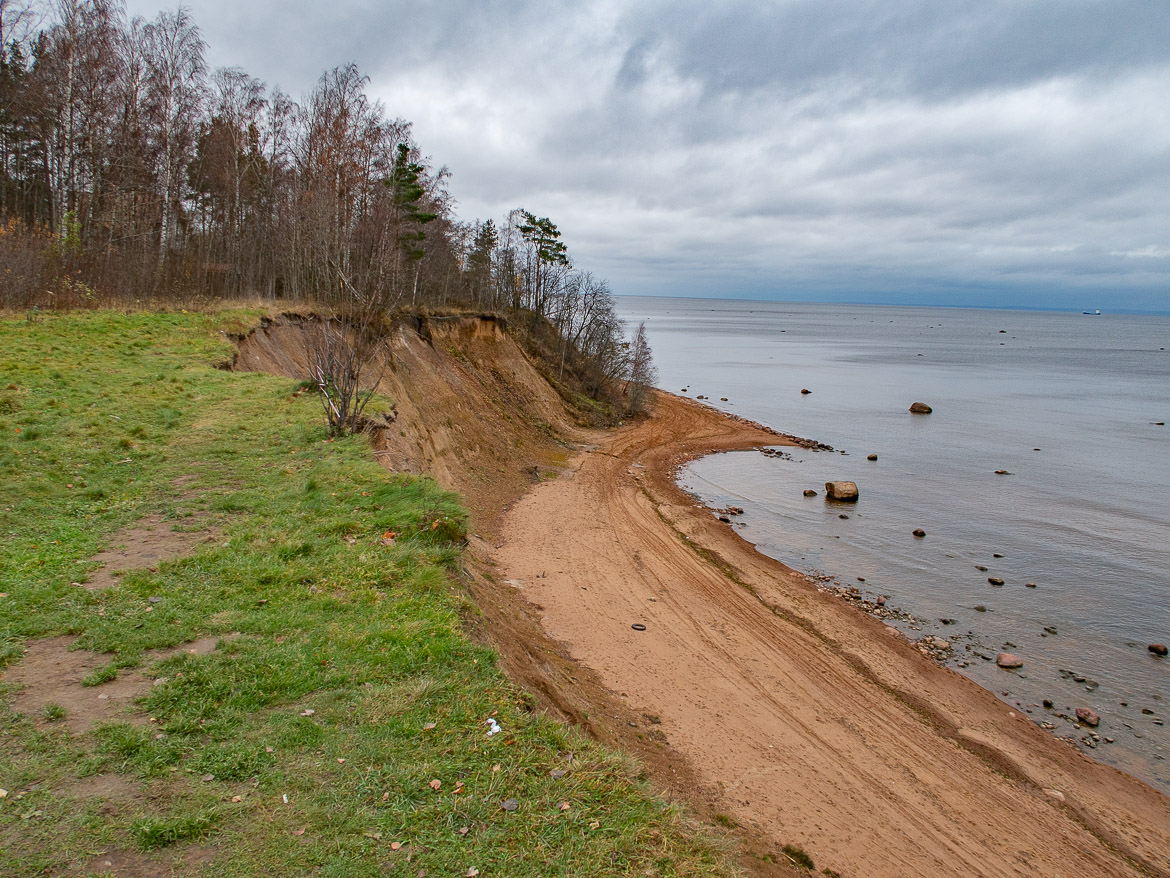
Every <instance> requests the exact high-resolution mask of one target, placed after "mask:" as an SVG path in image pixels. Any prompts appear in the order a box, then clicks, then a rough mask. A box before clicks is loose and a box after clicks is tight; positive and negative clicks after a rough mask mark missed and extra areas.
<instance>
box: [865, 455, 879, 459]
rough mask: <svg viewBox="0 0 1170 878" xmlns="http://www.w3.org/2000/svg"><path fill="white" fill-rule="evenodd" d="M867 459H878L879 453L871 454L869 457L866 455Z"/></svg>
mask: <svg viewBox="0 0 1170 878" xmlns="http://www.w3.org/2000/svg"><path fill="white" fill-rule="evenodd" d="M865 459H866V460H877V455H876V454H871V455H869V456H868V457H866V458H865Z"/></svg>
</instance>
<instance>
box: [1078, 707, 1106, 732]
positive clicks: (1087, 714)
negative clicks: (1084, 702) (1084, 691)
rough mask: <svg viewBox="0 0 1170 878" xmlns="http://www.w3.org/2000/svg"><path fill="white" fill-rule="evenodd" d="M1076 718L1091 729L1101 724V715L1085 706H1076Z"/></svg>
mask: <svg viewBox="0 0 1170 878" xmlns="http://www.w3.org/2000/svg"><path fill="white" fill-rule="evenodd" d="M1077 719H1078V720H1080V721H1081V722H1082V723H1084V724H1085V725H1087V726H1088V727H1089V728H1091V729H1095V728H1097V726H1099V725H1100V724H1101V717H1099V716H1097V714H1096V713H1094V712H1093V711H1091V710H1089V708H1087V707H1078V708H1077Z"/></svg>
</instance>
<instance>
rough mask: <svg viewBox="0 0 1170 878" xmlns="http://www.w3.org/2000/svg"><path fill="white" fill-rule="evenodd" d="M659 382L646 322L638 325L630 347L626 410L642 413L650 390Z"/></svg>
mask: <svg viewBox="0 0 1170 878" xmlns="http://www.w3.org/2000/svg"><path fill="white" fill-rule="evenodd" d="M657 380H658V370H657V369H655V368H654V363H653V360H652V359H651V356H650V340H649V339H648V338H647V337H646V322H645V321H642V322H641V323H639V324H638V331H637V332H635V333H634V341H633V343H631V345H630V372H629V377H628V378H627V380H626V410H627V411H629V412H635V413H636V412H640V411H642V409H643V408H644V407H645V405H646V399H647V395H648V392H649V389H650V388H651V387H652V386H653V384H654V382H655V381H657Z"/></svg>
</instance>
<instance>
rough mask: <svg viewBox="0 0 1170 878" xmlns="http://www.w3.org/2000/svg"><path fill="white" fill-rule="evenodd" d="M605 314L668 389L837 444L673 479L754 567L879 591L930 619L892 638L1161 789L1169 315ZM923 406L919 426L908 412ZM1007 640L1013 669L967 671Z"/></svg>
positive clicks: (647, 302)
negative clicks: (1017, 662) (637, 329)
mask: <svg viewBox="0 0 1170 878" xmlns="http://www.w3.org/2000/svg"><path fill="white" fill-rule="evenodd" d="M618 307H619V312H620V313H621V315H622V317H623V318H624V319H626V320H627V321H634V322H636V321H638V320H643V319H644V320H646V325H647V330H648V332H649V337H650V342H651V345H652V347H653V349H654V358H655V363H656V364H657V366H658V369H659V373H660V380H659V385H660V386H661V387H663V388H664V389H666V390H669V391H671V392H674V393H680V392H681V391H682V389H683V388H687V393H686V394H685V395H687V396H691V397H695V396H698V395H704V396H706V397H708V402H709V404H711V405H714V406H716V407H719V408H725V409H727V410H728V411H732V412H735V413H737V414H740V415H744V416H746V417H748V418H751V419H752V420H755V421H759V422H761V423H764V424H767V425H769V426H772V427H775V428H776V429H779V430H782V431H784V432H788V433H794V434H796V435H798V436H803V437H806V438H810V439H816V440H819V441H821V442H825V443H827V444H829V445H831V446H833V448H834V449H836V451H834V452H819V453H816V452H810V451H805V450H803V449H796V450H795V451H793V452H792V455H791V456H792V459H791V460H782V459H778V458H771V457H765V456H764V455H761V454H759V453H758V452H740V453H732V454H721V455H713V456H711V457H708V458H705V459H703V460H701V461H697V462H696V463H694V464H692V465H691V466H690V467H689V468H688V469H687V470H686V471H685V472H684V475H683V479H682V481H683V484H684V486H685V487H687V488H688V489H689V490H691V491H693V492H694V493H696V494H697V495H698V496H700V497H702V498H703V499H704V500H705V501H706V502H708V503H710V504H712V505H719V506H722V505H727V504H734V505H737V506H742V507H743V508H744V509H745V511H746V514H745V515H744V516H743V518H742V525H740V533H741V534H742V535H743V536H744V537H745V538H746V539H748V540H749V541H751V542H752V543H755V544H756V545H757V546H758V547H759V549H760V550H761V551H763V552H765V553H767V554H768V555H771V556H773V557H775V558H778V559H779V560H781V561H784V562H785V563H787V564H789V565H791V566H793V567H795V568H797V569H801V570H805V571H809V572H823V573H828V574H830V575H832V576H834V577H836V578H837V579H838V580H839V582H840V583H841V584H842V585H858V586H859V587H861V588H863V589H865V590H866V591H869V592H870V593H871V594H883V595H888V596H889V598H888V601H889V604H890V605H892V606H896V607H898V608H900V609H903V610H906V611H908V612H910V613H912V614H914V615H915V616H916V617H919V619H921V620H922V622H921V623H920V624H917V625H912V624H911V623H899V627H901V628H903V629H904V630H907V631H908V633H910V634H911V635H912V636H914V637H921V636H925V635H926V634H936V635H937V636H940V637H945V638H947V639H948V640H950V641H951V642H952V643H953V644H954V646H955V658H954V661H953V662H951V664H952V666H954V667H957V668H959V669H960V670H961V671H962V673H965V674H968V675H969V676H971V677H973V678H974V679H975V680H977V681H979V682H980V683H982V684H983V685H985V686H987V687H988V688H990V689H992V690H993V691H995V692H996V694H997V695H999V696H1000V697H1001V698H1003V700H1005V701H1007V702H1009V703H1011V704H1013V705H1015V704H1017V703H1018V704H1019V705H1020V706H1021V707H1023V708H1024V709H1030V711H1031V714H1032V718H1033V719H1034V720H1035V721H1036V722H1045V721H1047V722H1052V723H1054V724H1055V725H1056V730H1055V734H1059V735H1063V736H1071V735H1075V736H1076V737H1077V739H1078V740H1079V739H1081V738H1082V737H1084V735H1085V731H1084V730H1077V729H1076V728H1074V727H1073V726H1072V725H1071V724H1070V723H1068V722H1067V721H1065V720H1062V719H1061V718H1059V717H1058V716H1057V714H1059V713H1067V714H1069V715H1071V714H1072V712H1073V710H1074V709H1075V708H1077V707H1082V706H1083V707H1090V708H1092V709H1093V710H1095V711H1097V712H1098V713H1099V714H1100V715H1101V717H1102V720H1101V726H1100V728H1099V729H1098V730H1097V731H1098V734H1099V735H1100V736H1101V738H1102V739H1104V738H1106V737H1108V738H1113V739H1114V742H1113V743H1106V742H1105V741H1104V740H1102V742H1101V744H1100V746H1099V747H1098V748H1097V749H1095V750H1093V751H1092V752H1093V755H1095V756H1096V757H1097V758H1099V759H1102V760H1103V761H1105V762H1109V763H1111V764H1114V765H1117V766H1118V767H1121V768H1123V769H1125V770H1127V771H1130V772H1131V773H1133V774H1135V775H1138V776H1139V777H1142V778H1143V779H1145V780H1147V781H1149V782H1151V783H1153V784H1155V785H1156V786H1159V787H1160V788H1162V789H1163V790H1167V791H1170V760H1167V758H1166V757H1170V732H1168V730H1167V727H1166V726H1161V725H1158V724H1157V721H1161V720H1168V721H1170V661H1167V660H1166V659H1158V658H1156V657H1155V656H1153V655H1152V654H1150V653H1149V652H1148V651H1147V649H1146V647H1147V644H1149V643H1154V642H1159V643H1166V642H1167V641H1170V427H1167V426H1160V425H1158V424H1157V422H1159V421H1170V318H1167V317H1144V316H1142V317H1138V316H1113V315H1108V314H1106V315H1103V316H1100V317H1088V316H1083V315H1080V314H1059V313H1045V312H1020V311H977V310H959V309H930V308H903V307H873V306H854V305H848V306H845V305H809V304H788V303H761V302H737V301H719V300H699V299H648V298H632V297H631V298H622V299H619V300H618ZM801 388H808V389H809V390H811V391H812V393H811V394H809V395H801V393H800V390H801ZM720 397H727V398H728V401H727V402H720V401H719V400H720ZM915 401H923V402H926V403H929V404H930V405H931V406H933V407H934V413H933V414H931V415H926V416H918V415H911V414H909V412H908V411H907V410H908V408H909V406H910V404H911V403H912V402H915ZM1036 449H1039V450H1036ZM841 451H844V452H845V454H841V453H840V452H841ZM871 453H875V454H877V455H878V460H877V461H872V462H871V461H868V460H867V459H866V457H867V455H869V454H871ZM996 470H1007V471H1009V473H1010V475H996V474H995V471H996ZM832 479H849V480H852V481H856V482H857V484H858V486H859V489H860V493H861V500H860V502H859V503H858V504H857V506H856V507H855V508H848V509H846V510H845V512H847V514H848V515H849V518H848V519H842V518H840V517H839V514H840V513H841V511H842V510H841V509H840V508H839V507H835V506H832V505H830V504H828V503H826V502H825V501H824V498H823V487H824V482H825V481H828V480H832ZM810 487H811V488H815V489H817V491H818V496H817V497H815V498H806V497H804V496H803V494H802V492H803V489H805V488H810ZM915 528H923V529H924V530H926V532H927V536H926V538H925V539H915V538H914V537H913V536H912V534H911V532H912V531H913V530H914V529H915ZM997 555H999V556H1002V557H996V556H997ZM979 566H983V567H986V568H988V569H987V570H986V571H981V570H979V569H978V567H979ZM989 576H996V577H1001V578H1002V579H1004V580H1005V585H1004V586H1003V587H999V588H997V587H994V586H992V585H990V584H989V583H988V577H989ZM858 577H864V583H858V581H857V579H858ZM1026 582H1034V583H1035V584H1036V588H1026V587H1025V583H1026ZM977 606H982V607H984V608H985V611H983V612H979V611H976V610H975V607H977ZM944 618H946V619H953V620H955V621H954V622H953V623H952V624H949V625H945V624H943V623H942V622H941V620H942V619H944ZM1046 628H1047V629H1052V630H1055V632H1056V633H1051V631H1046V630H1045V629H1046ZM1005 648H1006V649H1008V651H1010V652H1013V653H1015V654H1017V655H1019V656H1020V657H1021V658H1022V659H1024V661H1025V666H1024V668H1023V669H1022V672H1018V673H1009V672H1006V671H1002V670H1000V669H998V668H996V667H995V665H994V661H988V660H986V659H983V658H982V657H981V656H988V657H989V658H990V659H994V656H995V653H996V652H997V651H999V650H1001V649H1005ZM964 664H965V665H966V667H962V665H964ZM1062 671H1063V672H1064V673H1062ZM1069 672H1072V673H1069ZM1074 675H1075V676H1077V677H1083V678H1084V681H1083V682H1077V681H1076V680H1075V679H1074V678H1073V677H1074ZM1046 698H1047V699H1051V700H1052V701H1053V702H1054V708H1055V709H1054V710H1051V711H1050V710H1046V709H1044V708H1043V707H1042V706H1041V702H1042V700H1043V699H1046ZM1143 709H1144V710H1147V711H1152V714H1149V713H1143ZM1081 746H1083V747H1085V746H1086V745H1085V744H1081ZM1086 749H1087V747H1086Z"/></svg>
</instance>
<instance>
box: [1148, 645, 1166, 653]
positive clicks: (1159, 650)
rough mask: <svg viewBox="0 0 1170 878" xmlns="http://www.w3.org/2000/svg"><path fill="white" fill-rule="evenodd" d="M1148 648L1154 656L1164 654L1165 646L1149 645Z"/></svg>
mask: <svg viewBox="0 0 1170 878" xmlns="http://www.w3.org/2000/svg"><path fill="white" fill-rule="evenodd" d="M1149 648H1150V652H1152V653H1153V654H1154V655H1165V654H1166V644H1164V643H1151V644H1150V647H1149Z"/></svg>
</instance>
